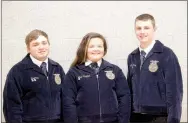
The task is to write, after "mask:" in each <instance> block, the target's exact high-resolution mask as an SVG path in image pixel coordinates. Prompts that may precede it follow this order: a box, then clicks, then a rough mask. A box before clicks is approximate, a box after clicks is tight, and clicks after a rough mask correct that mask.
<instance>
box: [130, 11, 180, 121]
mask: <svg viewBox="0 0 188 123" xmlns="http://www.w3.org/2000/svg"><path fill="white" fill-rule="evenodd" d="M155 31H156V26H155V20H154V17H153V16H152V15H150V14H142V15H139V16H138V17H136V19H135V33H136V36H137V38H138V40H139V41H140V46H139V47H138V48H137V49H136V50H134V51H133V52H132V53H131V54H129V56H128V76H127V79H128V83H129V85H130V88H131V94H132V115H131V119H130V121H131V122H133V123H134V122H147V123H180V118H181V110H182V108H181V104H182V95H183V85H182V75H181V69H180V65H179V63H178V59H177V57H176V55H175V54H174V52H173V51H172V50H171V49H170V48H168V47H166V46H164V45H163V44H162V43H161V42H160V41H158V40H155V39H154V33H155Z"/></svg>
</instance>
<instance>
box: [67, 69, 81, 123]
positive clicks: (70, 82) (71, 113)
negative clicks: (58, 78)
mask: <svg viewBox="0 0 188 123" xmlns="http://www.w3.org/2000/svg"><path fill="white" fill-rule="evenodd" d="M75 81H76V79H75V77H74V75H73V74H71V73H70V71H69V72H68V73H67V74H66V75H65V79H64V84H63V118H64V121H65V123H78V117H77V111H76V96H77V87H76V84H75Z"/></svg>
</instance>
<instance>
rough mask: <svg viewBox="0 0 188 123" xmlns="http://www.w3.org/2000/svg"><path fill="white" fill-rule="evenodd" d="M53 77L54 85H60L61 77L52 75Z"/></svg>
mask: <svg viewBox="0 0 188 123" xmlns="http://www.w3.org/2000/svg"><path fill="white" fill-rule="evenodd" d="M54 76H55V83H56V84H58V85H59V84H61V77H60V74H54Z"/></svg>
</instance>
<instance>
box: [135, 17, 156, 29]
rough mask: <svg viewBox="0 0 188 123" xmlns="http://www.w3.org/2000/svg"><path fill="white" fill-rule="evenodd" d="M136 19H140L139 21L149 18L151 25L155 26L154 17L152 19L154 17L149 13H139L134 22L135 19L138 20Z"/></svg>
mask: <svg viewBox="0 0 188 123" xmlns="http://www.w3.org/2000/svg"><path fill="white" fill-rule="evenodd" d="M138 20H141V21H147V20H151V22H152V25H153V27H154V28H155V19H154V17H153V16H152V15H150V14H141V15H139V16H137V17H136V19H135V23H136V21H138Z"/></svg>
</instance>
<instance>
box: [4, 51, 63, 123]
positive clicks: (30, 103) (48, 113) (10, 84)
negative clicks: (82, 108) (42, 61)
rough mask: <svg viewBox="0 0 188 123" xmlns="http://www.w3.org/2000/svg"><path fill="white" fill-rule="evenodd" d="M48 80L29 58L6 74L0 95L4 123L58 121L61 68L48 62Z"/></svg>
mask: <svg viewBox="0 0 188 123" xmlns="http://www.w3.org/2000/svg"><path fill="white" fill-rule="evenodd" d="M48 70H49V71H48V78H47V77H46V76H45V75H44V73H43V72H42V70H41V69H40V68H39V67H38V66H37V65H36V64H34V63H33V62H32V60H31V59H30V56H29V54H27V56H26V57H25V58H24V59H23V60H22V61H20V62H19V63H17V64H16V65H14V66H13V67H12V68H11V70H10V71H9V73H8V75H7V79H6V83H5V87H4V92H3V99H4V101H3V102H4V103H3V111H4V116H5V120H6V122H8V123H22V122H35V121H41V122H47V121H49V120H56V119H57V120H58V119H59V120H61V121H63V116H62V99H61V98H62V83H63V79H64V75H65V73H64V70H63V68H62V67H61V66H60V65H59V64H58V63H57V62H55V61H53V60H51V59H49V60H48Z"/></svg>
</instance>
